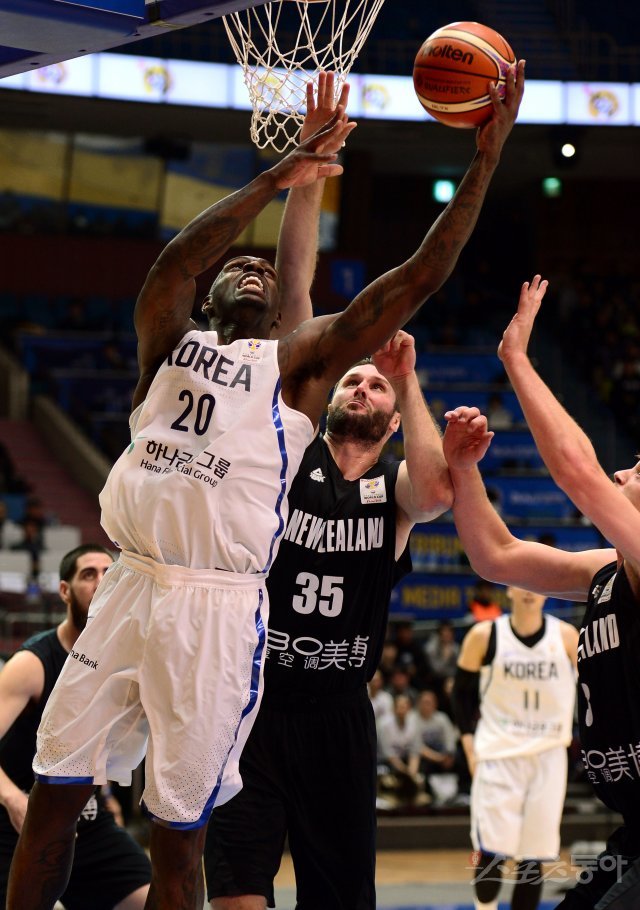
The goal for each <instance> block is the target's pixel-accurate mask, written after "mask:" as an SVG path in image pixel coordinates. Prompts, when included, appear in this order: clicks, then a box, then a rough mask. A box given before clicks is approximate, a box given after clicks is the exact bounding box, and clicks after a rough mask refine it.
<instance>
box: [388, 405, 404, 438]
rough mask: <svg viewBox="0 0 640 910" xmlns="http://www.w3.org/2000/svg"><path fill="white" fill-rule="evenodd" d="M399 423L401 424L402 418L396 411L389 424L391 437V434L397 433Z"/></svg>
mask: <svg viewBox="0 0 640 910" xmlns="http://www.w3.org/2000/svg"><path fill="white" fill-rule="evenodd" d="M401 423H402V417H401V416H400V411H396V412H395V414H394V415H393V417H392V418H391V420H390V422H389V429H390V430H391V434H392V435H393V433H396V432H397V430H398V428H399V427H400V424H401Z"/></svg>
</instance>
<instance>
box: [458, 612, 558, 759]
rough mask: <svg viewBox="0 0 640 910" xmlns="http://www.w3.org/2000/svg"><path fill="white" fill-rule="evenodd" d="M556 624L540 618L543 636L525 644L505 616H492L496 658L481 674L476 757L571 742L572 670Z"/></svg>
mask: <svg viewBox="0 0 640 910" xmlns="http://www.w3.org/2000/svg"><path fill="white" fill-rule="evenodd" d="M560 628H561V626H560V621H559V620H558V619H556V618H555V617H554V616H545V631H544V635H543V636H542V638H541V639H540V641H539V642H537V643H536V644H535V645H534V646H533V647H531V648H529V647H527V646H526V645H524V644H523V643H522V642H521V641H520V640H519V639H518V638H517V637H516V636H515V635H514V633H513V631H512V629H511V623H510V618H509V616H501V617H500V618H499V619H496V620H495V629H496V653H495V657H494V659H493V661H492V663H491V664H490V665H489V666H484V667H482V669H481V672H480V720H479V722H478V726H477V729H476V733H475V737H474V749H475V753H476V756H477V758H478V760H479V761H482V760H483V759H499V758H511V757H515V756H522V755H535V754H537V753H539V752H543V751H545V750H546V749H551V748H554V747H556V746H560V745H565V746H566V745H568V744H569V743H570V742H571V734H572V724H573V707H574V701H575V688H576V682H575V671H574V668H573V664H572V663H571V660H570V659H569V656H568V654H567V652H566V648H565V646H564V642H563V640H562V634H561V631H560Z"/></svg>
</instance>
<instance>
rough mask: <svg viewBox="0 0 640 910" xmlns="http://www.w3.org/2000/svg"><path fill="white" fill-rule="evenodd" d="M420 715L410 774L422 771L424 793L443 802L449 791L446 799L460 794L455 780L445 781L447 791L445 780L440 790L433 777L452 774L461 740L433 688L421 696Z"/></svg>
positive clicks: (418, 716)
mask: <svg viewBox="0 0 640 910" xmlns="http://www.w3.org/2000/svg"><path fill="white" fill-rule="evenodd" d="M417 712H418V713H417V735H416V740H415V743H414V747H413V754H412V756H411V759H410V761H409V765H410V768H411V773H412V774H413V776H414V777H415V776H416V774H417V773H418V772H419V773H420V774H421V775H422V776H423V777H424V789H425V792H426V793H427V794H428V795H429V796H431V797H432V798H435V799H436V800H438V801H440V799H441V796H440V794H441V793H444V792H447V797H446V798H453V797H454V796H455V794H456V791H457V786H456V784H455V778H454V779H453V780H451V779H448V780H447V781H446V784H450V786H449V789H448V791H446V790H445V786H446V785H445V781H444V779H443V786H442V788H439V787H438V784H437V781H432V780H431V777H432V776H434V775H445V774H447V775H449V774H451V772H452V771H453V768H454V764H455V755H456V746H457V741H458V736H457V734H456V729H455V727H454V725H453V723H452V722H451V720H450V719H449V718H448V717H447V715H446V714H445V713H444V711H439V710H438V696H437V695H436V693H435V692H432V691H431V690H430V689H425V691H424V692H421V693H420V695H419V696H418V702H417Z"/></svg>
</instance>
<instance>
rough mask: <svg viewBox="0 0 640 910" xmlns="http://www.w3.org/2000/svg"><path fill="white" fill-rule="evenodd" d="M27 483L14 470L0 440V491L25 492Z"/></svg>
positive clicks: (13, 465)
mask: <svg viewBox="0 0 640 910" xmlns="http://www.w3.org/2000/svg"><path fill="white" fill-rule="evenodd" d="M28 489H29V485H28V484H27V483H26V481H25V480H23V478H22V477H21V476H20V475H19V474H18V472H17V471H16V466H15V464H14V463H13V459H12V458H11V455H10V454H9V452H8V450H7V448H6V446H5V445H4V444H3V443H2V442H0V493H26V492H27V490H28Z"/></svg>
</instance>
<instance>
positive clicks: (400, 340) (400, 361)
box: [372, 329, 416, 382]
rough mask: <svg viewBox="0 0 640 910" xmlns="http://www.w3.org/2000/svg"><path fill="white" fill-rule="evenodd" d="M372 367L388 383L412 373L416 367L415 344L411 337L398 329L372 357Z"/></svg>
mask: <svg viewBox="0 0 640 910" xmlns="http://www.w3.org/2000/svg"><path fill="white" fill-rule="evenodd" d="M372 360H373V365H374V366H375V368H376V369H377V370H380V372H381V373H382V375H383V376H384V377H386V378H387V379H388V380H389V382H393V380H394V379H402V378H403V376H408V375H409V374H410V373H413V370H414V368H415V365H416V342H415V338H414V337H413V335H410V334H409V333H408V332H405V331H403V330H402V329H400V331H399V332H396V333H395V335H394V336H393V338H391V339H390V340H389V341H387V343H386V344H384V345H383V346H382V347H381V348H380V349H379V350H377V351H376V352H375V354H374V355H373V357H372Z"/></svg>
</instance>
